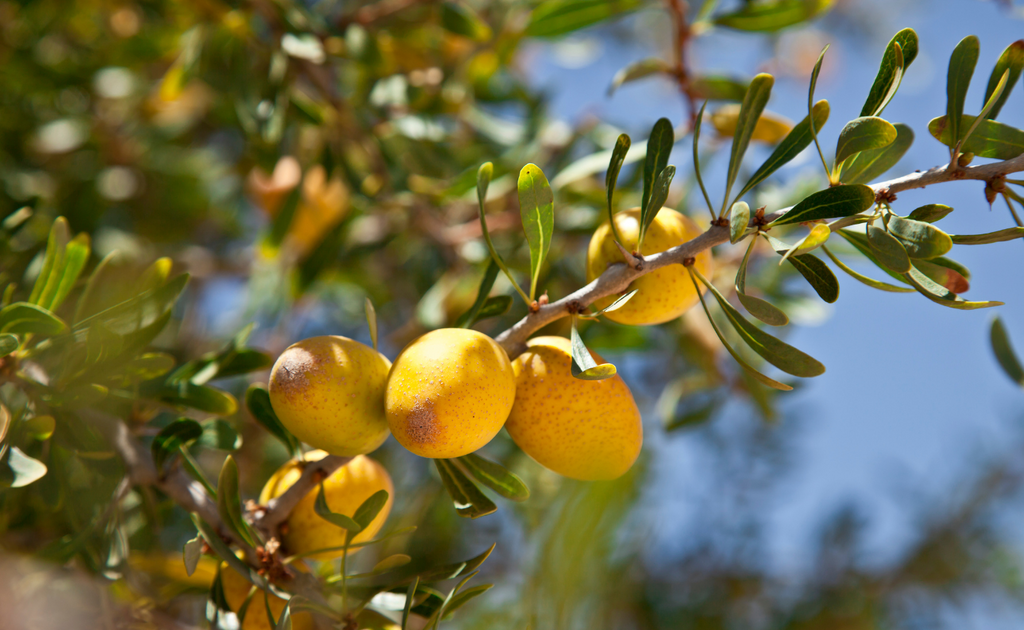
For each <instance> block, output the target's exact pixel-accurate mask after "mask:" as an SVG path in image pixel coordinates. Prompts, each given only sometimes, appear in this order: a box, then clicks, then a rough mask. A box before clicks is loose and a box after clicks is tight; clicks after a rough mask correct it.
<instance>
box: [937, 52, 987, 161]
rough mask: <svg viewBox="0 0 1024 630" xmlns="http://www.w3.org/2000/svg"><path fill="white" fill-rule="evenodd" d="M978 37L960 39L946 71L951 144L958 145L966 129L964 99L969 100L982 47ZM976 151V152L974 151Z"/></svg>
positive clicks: (947, 110)
mask: <svg viewBox="0 0 1024 630" xmlns="http://www.w3.org/2000/svg"><path fill="white" fill-rule="evenodd" d="M980 46H981V45H980V43H979V42H978V38H977V37H975V36H974V35H968V36H967V37H965V38H963V39H962V40H960V42H959V43H958V44H957V45H956V48H954V49H953V54H952V55H950V57H949V69H948V71H947V73H946V119H947V120H949V121H950V124H949V126H950V138H951V143H950V146H956V145H957V143H959V142H960V139H961V138H962V137H963V132H964V130H965V129H966V127H964V126H963V125H962V123H961V116H963V113H964V101H965V100H967V88H968V87H969V86H970V85H971V77H972V76H974V66H975V65H976V64H977V63H978V52H979V49H980ZM972 153H976V152H972Z"/></svg>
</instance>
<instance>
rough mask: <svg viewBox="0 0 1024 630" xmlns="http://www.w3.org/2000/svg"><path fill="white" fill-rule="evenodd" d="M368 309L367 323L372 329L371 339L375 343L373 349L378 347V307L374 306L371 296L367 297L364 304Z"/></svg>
mask: <svg viewBox="0 0 1024 630" xmlns="http://www.w3.org/2000/svg"><path fill="white" fill-rule="evenodd" d="M363 308H364V310H365V311H366V325H367V327H369V329H370V341H371V342H372V343H373V349H374V350H376V349H377V309H375V308H373V302H371V301H370V298H366V303H365V304H364V305H363Z"/></svg>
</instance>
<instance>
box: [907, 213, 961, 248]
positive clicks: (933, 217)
mask: <svg viewBox="0 0 1024 630" xmlns="http://www.w3.org/2000/svg"><path fill="white" fill-rule="evenodd" d="M952 211H953V209H952V208H950V207H949V206H946V205H943V204H941V203H930V204H928V205H926V206H921V207H920V208H917V209H916V210H914V211H913V212H911V213H910V215H909V216H907V218H908V219H910V220H912V221H923V222H924V223H935V222H936V221H938V220H940V219H942V218H943V217H945V216H946V215H947V214H949V213H950V212H952ZM953 238H956V237H953ZM953 242H954V243H955V242H956V241H953Z"/></svg>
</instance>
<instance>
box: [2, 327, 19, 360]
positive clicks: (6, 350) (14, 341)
mask: <svg viewBox="0 0 1024 630" xmlns="http://www.w3.org/2000/svg"><path fill="white" fill-rule="evenodd" d="M18 345H19V344H18V338H17V337H15V336H14V335H12V334H10V333H4V334H2V335H0V359H2V358H4V357H6V356H7V355H9V354H10V353H12V352H14V351H15V350H17V349H18Z"/></svg>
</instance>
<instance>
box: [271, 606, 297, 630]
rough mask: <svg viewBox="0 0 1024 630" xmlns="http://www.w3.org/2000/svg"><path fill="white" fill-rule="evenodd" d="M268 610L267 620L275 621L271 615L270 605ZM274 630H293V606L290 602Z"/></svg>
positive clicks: (283, 610)
mask: <svg viewBox="0 0 1024 630" xmlns="http://www.w3.org/2000/svg"><path fill="white" fill-rule="evenodd" d="M267 601H268V602H269V601H270V600H269V599H267ZM267 610H268V612H267V618H268V619H273V618H274V617H273V616H272V615H271V614H270V610H269V604H268V609H267ZM274 630H292V606H291V602H290V601H289V602H288V603H287V604H285V605H284V608H283V609H282V610H281V616H280V617H279V618H278V620H277V624H276V625H275V626H274Z"/></svg>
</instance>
